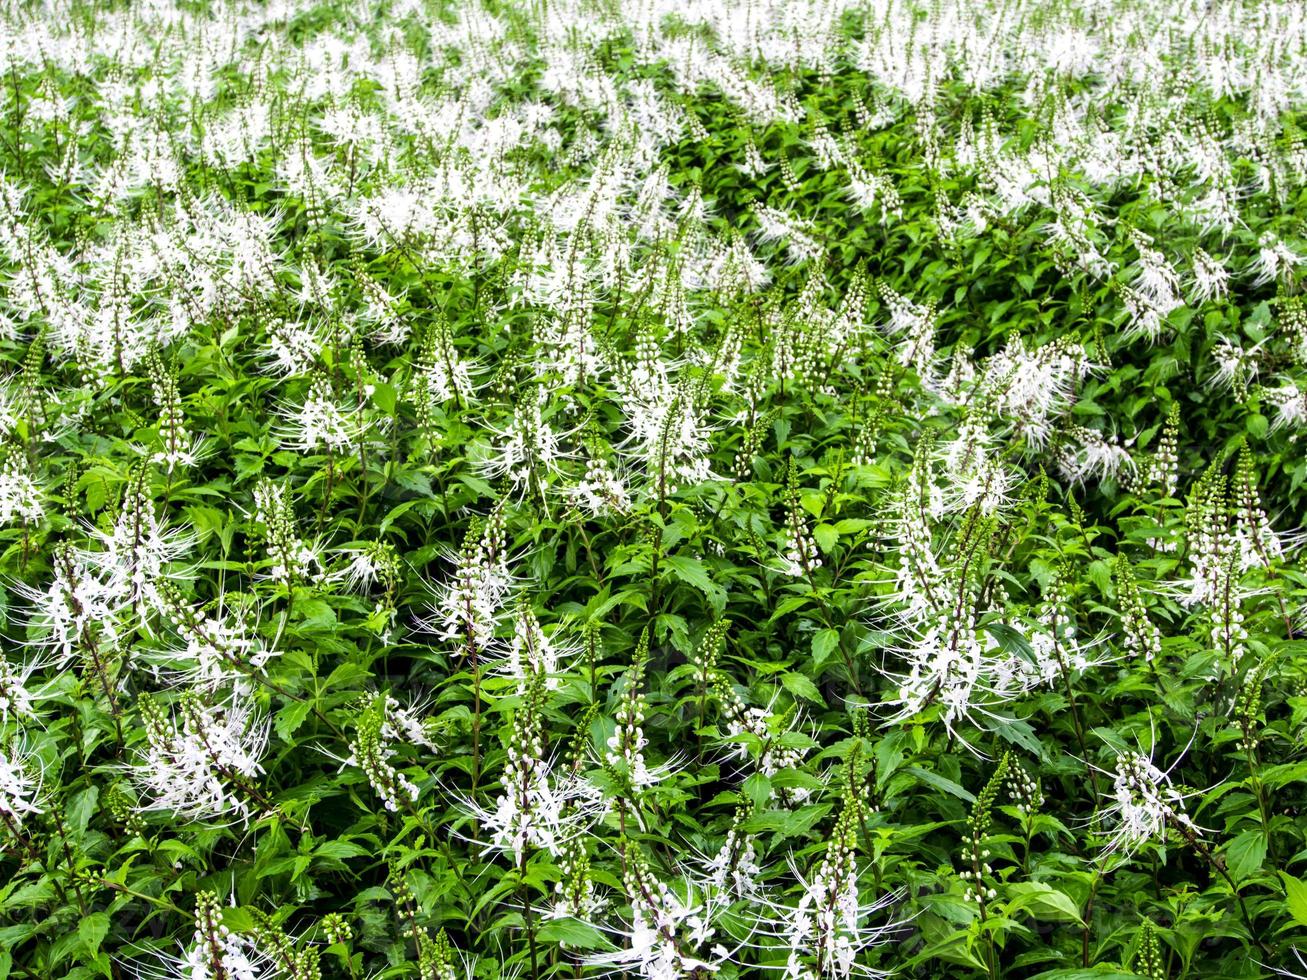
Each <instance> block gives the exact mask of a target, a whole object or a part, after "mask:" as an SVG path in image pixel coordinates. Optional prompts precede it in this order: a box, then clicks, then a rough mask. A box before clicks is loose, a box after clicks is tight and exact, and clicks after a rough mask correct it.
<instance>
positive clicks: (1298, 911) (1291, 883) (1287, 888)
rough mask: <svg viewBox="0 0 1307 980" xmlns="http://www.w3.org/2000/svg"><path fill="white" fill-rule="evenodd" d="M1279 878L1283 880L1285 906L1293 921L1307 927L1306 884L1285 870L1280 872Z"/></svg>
mask: <svg viewBox="0 0 1307 980" xmlns="http://www.w3.org/2000/svg"><path fill="white" fill-rule="evenodd" d="M1280 879H1281V880H1282V881H1283V882H1284V904H1285V908H1287V909H1288V910H1289V915H1290V916H1292V917H1293V921H1294V922H1296V923H1298V925H1300V926H1303V927H1307V884H1304V883H1303V882H1302V881H1301V880H1300V879H1298V878H1295V877H1294V876H1293V875H1291V874H1289V873H1288V872H1285V871H1281V872H1280Z"/></svg>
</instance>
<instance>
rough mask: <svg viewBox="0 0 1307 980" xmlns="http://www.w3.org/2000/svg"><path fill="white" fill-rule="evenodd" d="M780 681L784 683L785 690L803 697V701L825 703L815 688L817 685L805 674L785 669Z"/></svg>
mask: <svg viewBox="0 0 1307 980" xmlns="http://www.w3.org/2000/svg"><path fill="white" fill-rule="evenodd" d="M781 683H782V684H784V685H785V690H787V691H789V692H790V693H791V694H793V695H794V696H795V697H799V698H803V699H804V700H805V701H812V702H815V703H816V704H825V703H826V701H825V699H823V698H822V696H821V692H820V691H819V690H817V685H816V684H814V683H813V682H812V680H811V679H810V678H809V677H808V676H807V675H806V674H800V673H798V672H796V671H793V670H791V671H787V672H786V673H784V674H781Z"/></svg>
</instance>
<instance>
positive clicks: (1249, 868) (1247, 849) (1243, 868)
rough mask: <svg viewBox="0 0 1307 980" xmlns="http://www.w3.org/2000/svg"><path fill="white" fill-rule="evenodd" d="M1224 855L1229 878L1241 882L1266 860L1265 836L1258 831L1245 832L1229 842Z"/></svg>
mask: <svg viewBox="0 0 1307 980" xmlns="http://www.w3.org/2000/svg"><path fill="white" fill-rule="evenodd" d="M1224 853H1225V862H1226V866H1227V867H1228V869H1229V871H1230V876H1231V877H1232V878H1234V880H1235V881H1242V880H1243V879H1244V878H1247V877H1248V876H1249V875H1251V874H1253V873H1254V872H1256V871H1258V870H1259V869H1260V868H1261V866H1262V863H1263V862H1264V861H1265V860H1266V834H1265V833H1263V832H1262V831H1261V830H1260V829H1258V830H1245V831H1244V832H1243V833H1242V834H1240V835H1239V836H1238V837H1236V838H1235V839H1234V840H1232V841H1230V843H1229V844H1228V845H1227V846H1226V848H1225V852H1224Z"/></svg>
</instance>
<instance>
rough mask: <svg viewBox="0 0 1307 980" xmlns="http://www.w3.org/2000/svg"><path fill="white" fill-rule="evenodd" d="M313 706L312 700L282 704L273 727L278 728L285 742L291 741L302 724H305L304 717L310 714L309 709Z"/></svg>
mask: <svg viewBox="0 0 1307 980" xmlns="http://www.w3.org/2000/svg"><path fill="white" fill-rule="evenodd" d="M312 708H313V704H312V702H310V701H291V702H289V703H287V704H285V705H282V708H281V710H280V711H278V712H277V717H276V720H275V721H274V722H273V727H274V728H275V729H276V730H277V736H278V737H279V738H280V739H281V740H282V741H283V742H289V741H290V740H291V736H292V735H294V734H295V732H297V731H298V730H299V727H300V725H302V724H304V719H305V718H307V717H308V716H309V711H311V710H312Z"/></svg>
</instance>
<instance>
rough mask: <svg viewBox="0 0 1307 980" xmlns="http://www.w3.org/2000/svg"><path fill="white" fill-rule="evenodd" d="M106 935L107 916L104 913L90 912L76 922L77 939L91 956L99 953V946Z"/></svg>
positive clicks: (107, 927)
mask: <svg viewBox="0 0 1307 980" xmlns="http://www.w3.org/2000/svg"><path fill="white" fill-rule="evenodd" d="M108 934H109V916H108V915H106V914H105V913H104V912H92V913H90V914H89V915H84V916H82V917H81V918H80V919H78V920H77V937H78V938H79V939H80V940H81V941H82V946H83V947H84V948H85V949H86V951H87V952H88V953H89V954H90V955H92V956H94V955H95V954H96V953H98V952H99V951H100V944H101V943H103V942H104V937H105V936H107V935H108Z"/></svg>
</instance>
